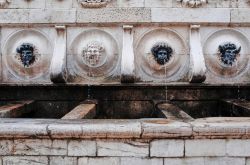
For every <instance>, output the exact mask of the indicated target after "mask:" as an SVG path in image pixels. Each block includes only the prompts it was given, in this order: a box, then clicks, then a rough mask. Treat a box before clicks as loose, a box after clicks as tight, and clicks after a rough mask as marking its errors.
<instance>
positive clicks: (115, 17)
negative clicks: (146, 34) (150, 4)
mask: <svg viewBox="0 0 250 165" xmlns="http://www.w3.org/2000/svg"><path fill="white" fill-rule="evenodd" d="M248 15H249V9H230V8H197V9H190V8H103V9H95V10H93V9H84V10H80V9H78V10H77V9H1V10H0V25H2V26H3V25H9V24H89V23H96V24H99V23H105V24H109V23H112V24H113V23H119V24H121V23H132V24H133V23H135V24H138V23H139V24H140V23H172V24H194V23H196V24H230V23H232V24H234V23H236V24H238V23H244V24H248V23H250V19H249V17H248Z"/></svg>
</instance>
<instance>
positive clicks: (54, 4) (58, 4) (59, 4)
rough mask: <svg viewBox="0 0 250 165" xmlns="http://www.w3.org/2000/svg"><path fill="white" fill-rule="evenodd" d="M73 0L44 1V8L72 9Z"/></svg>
mask: <svg viewBox="0 0 250 165" xmlns="http://www.w3.org/2000/svg"><path fill="white" fill-rule="evenodd" d="M72 5H73V0H67V1H55V0H46V8H67V9H69V8H72Z"/></svg>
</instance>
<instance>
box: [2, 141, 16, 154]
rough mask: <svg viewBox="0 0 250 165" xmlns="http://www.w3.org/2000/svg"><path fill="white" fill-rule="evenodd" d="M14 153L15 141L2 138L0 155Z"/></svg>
mask: <svg viewBox="0 0 250 165" xmlns="http://www.w3.org/2000/svg"><path fill="white" fill-rule="evenodd" d="M12 153H13V141H11V140H0V155H11V154H12Z"/></svg>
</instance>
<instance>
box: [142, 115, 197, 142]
mask: <svg viewBox="0 0 250 165" xmlns="http://www.w3.org/2000/svg"><path fill="white" fill-rule="evenodd" d="M142 129H143V134H142V137H143V138H177V137H189V136H191V135H192V128H191V126H190V124H187V123H184V122H178V121H173V120H167V119H152V120H150V119H146V120H143V121H142Z"/></svg>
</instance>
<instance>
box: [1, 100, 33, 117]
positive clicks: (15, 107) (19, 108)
mask: <svg viewBox="0 0 250 165" xmlns="http://www.w3.org/2000/svg"><path fill="white" fill-rule="evenodd" d="M33 103H34V101H18V102H10V103H8V104H5V105H2V106H0V118H18V117H21V116H23V114H26V113H30V112H31V111H32V108H31V106H32V105H33Z"/></svg>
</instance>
